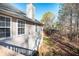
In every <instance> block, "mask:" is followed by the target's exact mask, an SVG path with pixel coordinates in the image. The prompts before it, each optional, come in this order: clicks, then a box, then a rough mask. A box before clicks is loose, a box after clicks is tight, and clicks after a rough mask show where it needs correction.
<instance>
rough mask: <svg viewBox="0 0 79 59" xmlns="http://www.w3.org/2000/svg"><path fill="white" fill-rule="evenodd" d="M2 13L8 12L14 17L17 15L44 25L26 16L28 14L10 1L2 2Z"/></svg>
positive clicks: (0, 10) (0, 6) (0, 5)
mask: <svg viewBox="0 0 79 59" xmlns="http://www.w3.org/2000/svg"><path fill="white" fill-rule="evenodd" d="M0 13H3V14H7V15H10V16H13V17H17V18H20V19H23V20H26V21H28V22H31V23H33V24H37V25H42V24H41V23H40V22H39V21H37V20H35V21H33V20H32V19H30V18H28V17H26V14H25V13H24V12H22V11H20V10H19V9H17V8H16V7H14V6H13V5H12V4H9V3H0Z"/></svg>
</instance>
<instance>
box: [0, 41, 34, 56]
mask: <svg viewBox="0 0 79 59" xmlns="http://www.w3.org/2000/svg"><path fill="white" fill-rule="evenodd" d="M0 45H1V46H4V47H6V48H8V49H11V50H13V51H15V52H17V53H20V54H23V55H25V56H32V55H34V52H35V51H34V50H31V49H27V48H23V47H19V46H16V45H12V44H8V43H4V42H0ZM29 53H30V54H29Z"/></svg>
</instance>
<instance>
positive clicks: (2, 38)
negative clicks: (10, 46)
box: [0, 15, 12, 40]
mask: <svg viewBox="0 0 79 59" xmlns="http://www.w3.org/2000/svg"><path fill="white" fill-rule="evenodd" d="M0 16H2V17H5V18H9V19H10V27H9V28H10V36H9V37H6V36H5V37H1V38H0V40H4V39H9V38H10V37H12V32H11V31H12V29H11V28H12V17H10V16H6V15H0ZM0 28H1V27H0ZM3 28H7V27H3Z"/></svg>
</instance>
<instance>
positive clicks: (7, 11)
mask: <svg viewBox="0 0 79 59" xmlns="http://www.w3.org/2000/svg"><path fill="white" fill-rule="evenodd" d="M29 5H30V4H29ZM31 5H32V4H31ZM29 12H30V11H29ZM28 14H29V13H28ZM28 14H27V15H28ZM42 31H43V24H42V23H40V22H39V21H37V20H36V19H34V18H30V17H28V16H26V13H24V12H22V11H20V10H18V9H17V8H15V7H14V6H12V5H11V4H8V3H0V42H5V43H8V44H12V45H16V46H19V47H23V48H28V49H31V50H37V48H38V47H39V45H40V42H42V40H43V39H42Z"/></svg>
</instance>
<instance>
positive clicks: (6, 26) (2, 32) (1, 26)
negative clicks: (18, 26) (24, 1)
mask: <svg viewBox="0 0 79 59" xmlns="http://www.w3.org/2000/svg"><path fill="white" fill-rule="evenodd" d="M4 37H10V18H8V17H4V16H0V38H4Z"/></svg>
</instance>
